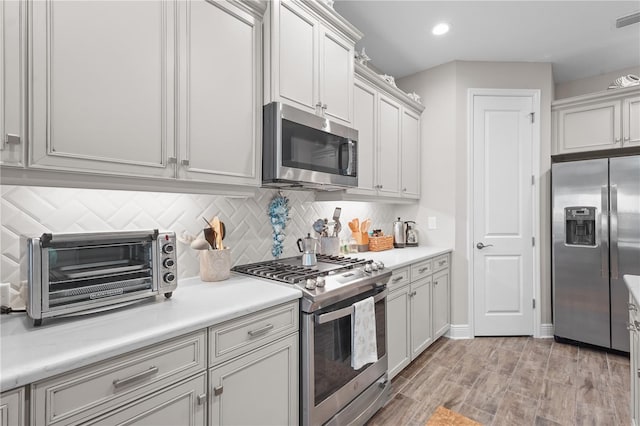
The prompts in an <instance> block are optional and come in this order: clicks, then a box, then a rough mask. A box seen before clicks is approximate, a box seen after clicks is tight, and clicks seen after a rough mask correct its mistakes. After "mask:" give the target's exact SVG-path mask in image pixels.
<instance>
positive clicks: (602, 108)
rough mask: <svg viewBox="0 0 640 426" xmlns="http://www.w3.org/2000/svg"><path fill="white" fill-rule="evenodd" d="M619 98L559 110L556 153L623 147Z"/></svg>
mask: <svg viewBox="0 0 640 426" xmlns="http://www.w3.org/2000/svg"><path fill="white" fill-rule="evenodd" d="M620 107H621V102H620V101H619V100H615V101H607V102H600V103H597V104H590V105H581V106H577V107H573V108H566V109H561V110H558V111H557V115H556V117H557V126H556V131H557V134H556V154H562V153H569V152H579V151H591V150H597V149H609V148H619V147H620V146H621V143H620V138H621V135H620V119H621V117H620Z"/></svg>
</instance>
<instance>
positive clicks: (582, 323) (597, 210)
mask: <svg viewBox="0 0 640 426" xmlns="http://www.w3.org/2000/svg"><path fill="white" fill-rule="evenodd" d="M551 179H552V197H553V200H552V211H553V247H552V286H553V322H554V328H555V331H554V335H555V337H556V339H568V340H573V341H577V342H584V343H589V344H592V345H597V346H601V347H604V348H611V349H616V350H619V351H625V352H628V351H629V332H628V331H627V328H626V326H627V322H628V319H629V309H628V302H629V294H628V292H627V288H626V286H625V284H624V281H623V279H622V277H623V275H624V274H637V275H640V155H635V156H629V157H612V158H600V159H594V160H582V161H570V162H562V163H554V164H553V165H552V167H551Z"/></svg>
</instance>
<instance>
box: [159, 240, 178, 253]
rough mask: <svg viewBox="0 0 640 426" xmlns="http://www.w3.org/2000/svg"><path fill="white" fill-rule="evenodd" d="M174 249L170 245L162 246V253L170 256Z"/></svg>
mask: <svg viewBox="0 0 640 426" xmlns="http://www.w3.org/2000/svg"><path fill="white" fill-rule="evenodd" d="M175 249H176V247H175V246H174V245H173V244H171V243H169V244H165V245H163V246H162V252H163V253H165V254H171V253H173V252H174V251H175Z"/></svg>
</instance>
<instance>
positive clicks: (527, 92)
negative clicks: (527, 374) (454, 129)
mask: <svg viewBox="0 0 640 426" xmlns="http://www.w3.org/2000/svg"><path fill="white" fill-rule="evenodd" d="M476 96H527V97H531V98H532V103H533V113H534V122H533V135H532V142H531V151H532V152H531V171H532V173H533V185H532V186H533V190H532V191H531V197H532V200H531V201H532V204H531V206H532V209H533V215H532V221H533V223H532V233H533V237H534V239H535V246H534V247H533V250H532V256H533V259H532V260H533V271H532V273H533V277H532V282H533V297H534V298H535V300H536V306H535V308H534V309H533V324H532V330H531V331H532V334H533V337H541V336H542V335H543V333H542V330H541V321H542V315H541V312H542V309H541V304H540V298H541V289H540V252H541V247H540V120H541V116H540V96H541V90H540V89H468V90H467V259H468V264H467V265H468V269H467V278H468V283H469V285H468V315H469V316H468V320H469V337H470V338H474V337H475V317H474V315H475V312H474V307H473V305H474V289H475V285H474V284H475V283H474V263H475V262H474V256H475V250H474V245H473V243H474V237H473V236H474V226H473V206H474V204H473V203H474V191H473V190H474V186H473V174H474V151H473V146H474V144H473V120H474V108H473V101H474V97H476Z"/></svg>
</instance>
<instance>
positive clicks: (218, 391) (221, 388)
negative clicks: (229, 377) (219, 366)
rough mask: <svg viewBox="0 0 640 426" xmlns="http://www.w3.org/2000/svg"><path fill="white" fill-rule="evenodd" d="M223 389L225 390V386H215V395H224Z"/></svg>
mask: <svg viewBox="0 0 640 426" xmlns="http://www.w3.org/2000/svg"><path fill="white" fill-rule="evenodd" d="M223 390H224V387H223V386H217V387H215V388H213V394H214V395H215V396H220V395H222V391H223Z"/></svg>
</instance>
